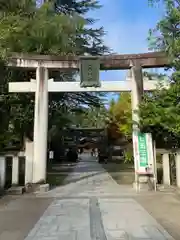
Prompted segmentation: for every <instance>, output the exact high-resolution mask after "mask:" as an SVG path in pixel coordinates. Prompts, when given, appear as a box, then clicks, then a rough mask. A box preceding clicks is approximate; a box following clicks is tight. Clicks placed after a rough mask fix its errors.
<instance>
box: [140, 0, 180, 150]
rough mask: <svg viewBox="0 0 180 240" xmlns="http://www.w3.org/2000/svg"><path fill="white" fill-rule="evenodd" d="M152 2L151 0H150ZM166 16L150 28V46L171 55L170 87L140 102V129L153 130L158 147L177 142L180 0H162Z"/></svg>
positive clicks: (179, 139)
mask: <svg viewBox="0 0 180 240" xmlns="http://www.w3.org/2000/svg"><path fill="white" fill-rule="evenodd" d="M151 2H152V1H151ZM164 6H165V10H166V15H165V17H164V18H163V19H162V20H161V21H160V22H158V23H157V26H156V28H155V29H154V30H151V31H150V37H149V41H150V44H151V47H152V48H153V49H158V50H163V51H165V52H166V53H167V55H168V57H169V59H171V62H172V64H171V68H172V70H173V74H172V76H171V78H170V87H169V89H157V90H156V91H154V92H153V93H151V94H149V95H147V94H146V95H145V96H144V100H143V101H142V103H141V104H140V116H141V121H140V123H141V127H142V130H144V131H148V132H152V133H153V136H154V138H155V139H156V140H157V142H158V144H160V143H161V147H162V146H165V147H167V148H170V147H179V146H180V125H179V122H180V118H179V116H180V104H179V103H180V81H179V79H180V29H179V23H180V1H179V0H165V1H164Z"/></svg>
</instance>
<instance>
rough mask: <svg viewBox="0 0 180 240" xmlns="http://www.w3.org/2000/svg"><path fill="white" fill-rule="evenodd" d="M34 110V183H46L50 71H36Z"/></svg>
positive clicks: (39, 68) (40, 68)
mask: <svg viewBox="0 0 180 240" xmlns="http://www.w3.org/2000/svg"><path fill="white" fill-rule="evenodd" d="M35 84H36V91H35V109H34V160H33V167H32V171H33V172H32V183H40V182H45V181H46V163H47V135H48V69H47V68H43V67H38V68H37V69H36V83H35Z"/></svg>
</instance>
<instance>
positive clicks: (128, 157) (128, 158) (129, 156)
mask: <svg viewBox="0 0 180 240" xmlns="http://www.w3.org/2000/svg"><path fill="white" fill-rule="evenodd" d="M133 161H134V158H133V150H132V149H131V150H130V149H128V150H126V151H125V152H124V163H133Z"/></svg>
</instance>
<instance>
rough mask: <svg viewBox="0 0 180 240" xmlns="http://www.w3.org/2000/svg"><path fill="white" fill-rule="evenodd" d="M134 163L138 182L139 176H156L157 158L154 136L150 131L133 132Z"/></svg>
mask: <svg viewBox="0 0 180 240" xmlns="http://www.w3.org/2000/svg"><path fill="white" fill-rule="evenodd" d="M133 149H134V165H135V171H136V174H135V176H136V179H135V180H136V183H137V182H139V180H138V179H139V177H140V176H141V175H144V176H152V175H153V177H154V180H155V178H156V176H155V174H156V173H155V158H154V149H153V142H152V136H151V134H150V133H141V132H136V133H134V134H133Z"/></svg>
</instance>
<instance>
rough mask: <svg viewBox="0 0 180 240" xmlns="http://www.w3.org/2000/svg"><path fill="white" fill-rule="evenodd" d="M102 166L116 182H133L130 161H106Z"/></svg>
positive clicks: (132, 168)
mask: <svg viewBox="0 0 180 240" xmlns="http://www.w3.org/2000/svg"><path fill="white" fill-rule="evenodd" d="M102 166H103V168H104V169H105V170H106V171H107V172H108V173H109V174H110V175H111V176H112V178H113V179H114V180H115V181H116V182H117V183H118V184H132V183H133V182H134V165H133V164H130V163H118V164H115V163H107V164H102Z"/></svg>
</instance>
